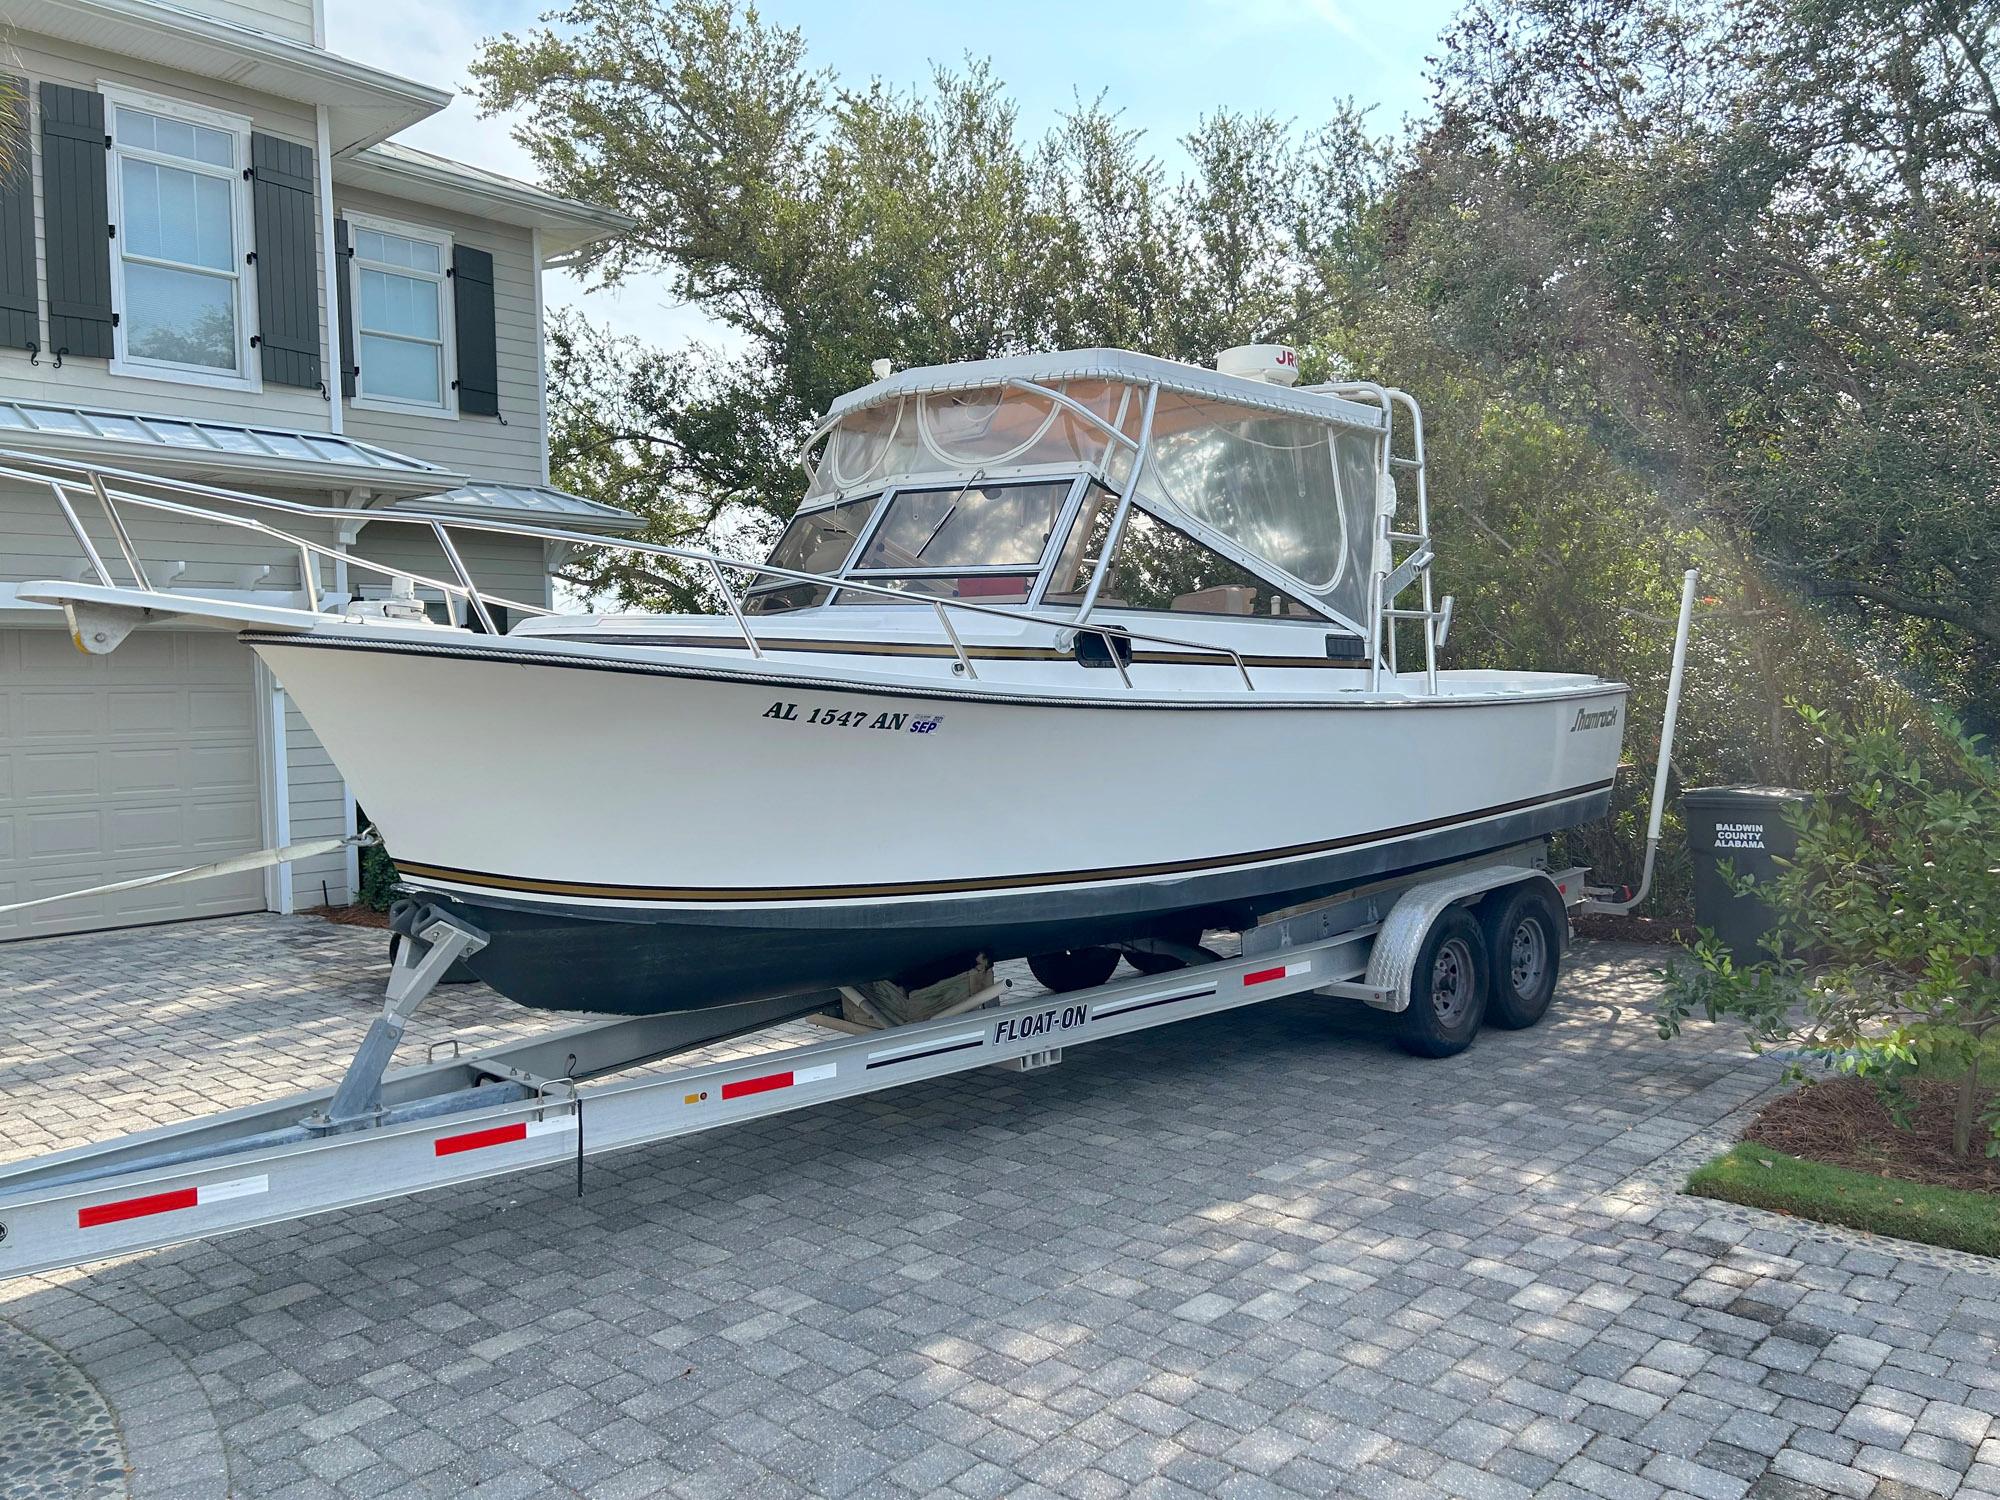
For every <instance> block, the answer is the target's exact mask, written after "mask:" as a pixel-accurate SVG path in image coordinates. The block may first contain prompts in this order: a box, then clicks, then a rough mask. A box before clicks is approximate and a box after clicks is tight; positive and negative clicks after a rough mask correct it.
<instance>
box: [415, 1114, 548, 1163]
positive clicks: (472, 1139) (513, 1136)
mask: <svg viewBox="0 0 2000 1500" xmlns="http://www.w3.org/2000/svg"><path fill="white" fill-rule="evenodd" d="M527 1138H528V1122H527V1121H525V1120H523V1121H521V1122H519V1123H518V1124H514V1125H495V1126H494V1127H493V1128H492V1129H491V1130H468V1131H467V1132H466V1133H465V1134H464V1135H441V1136H439V1137H438V1138H437V1140H436V1141H435V1142H434V1143H433V1144H432V1147H431V1149H432V1150H433V1151H435V1152H436V1153H437V1154H438V1155H439V1156H455V1155H457V1154H458V1153H459V1152H461V1151H477V1150H478V1149H479V1148H480V1147H481V1146H504V1145H506V1144H507V1142H509V1141H525V1140H526V1139H527Z"/></svg>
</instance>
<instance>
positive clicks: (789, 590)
mask: <svg viewBox="0 0 2000 1500" xmlns="http://www.w3.org/2000/svg"><path fill="white" fill-rule="evenodd" d="M881 498H882V497H881V496H880V495H869V496H867V497H866V498H864V499H860V500H848V501H844V502H842V503H841V504H839V505H830V506H827V507H826V508H824V509H823V510H814V511H802V512H800V513H799V514H798V515H796V516H793V517H792V524H791V525H789V526H787V527H786V528H785V534H784V535H783V536H781V537H779V538H778V545H777V546H775V547H773V548H772V549H771V555H770V557H768V558H767V559H765V561H767V562H768V563H770V565H771V566H772V567H774V568H790V569H791V570H792V571H793V572H795V573H837V572H839V571H840V567H841V564H843V563H845V562H846V561H847V555H848V554H849V553H850V552H852V551H853V550H854V543H855V542H856V541H857V540H858V539H859V538H860V536H861V532H862V530H863V529H864V528H865V527H866V526H867V525H868V518H869V517H870V516H872V515H873V514H874V513H875V506H876V503H877V502H878V501H879V500H880V499H881ZM826 595H827V591H826V590H825V589H823V588H820V587H818V586H817V585H815V584H810V583H785V582H783V581H781V580H778V579H766V580H765V581H763V582H761V583H758V584H757V585H755V586H754V587H753V588H752V589H751V590H750V594H749V597H748V598H747V599H745V600H744V602H743V608H744V610H745V612H746V613H749V614H755V615H774V614H782V613H783V612H784V611H786V610H792V609H807V608H810V607H811V606H812V605H815V604H824V603H826Z"/></svg>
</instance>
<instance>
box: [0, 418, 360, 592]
mask: <svg viewBox="0 0 2000 1500" xmlns="http://www.w3.org/2000/svg"><path fill="white" fill-rule="evenodd" d="M0 446H5V442H4V434H0ZM108 461H110V462H113V463H115V462H117V461H118V459H117V457H116V456H115V454H114V455H110V456H108ZM282 498H292V499H300V500H307V501H311V500H313V499H315V498H317V499H318V501H319V503H321V504H324V503H325V496H323V495H322V496H319V497H314V496H311V495H293V496H286V497H282ZM72 504H74V505H75V508H76V513H77V517H78V519H79V520H80V521H81V522H82V524H83V529H84V531H85V533H86V534H87V535H88V536H89V537H90V539H91V541H92V542H93V543H94V544H95V546H96V547H97V550H98V554H99V555H100V556H101V557H103V559H104V563H105V566H106V567H107V568H109V569H110V571H111V576H112V579H113V580H114V582H116V583H118V584H120V585H124V584H127V583H129V582H130V581H131V580H130V576H129V570H128V569H127V568H126V566H125V561H124V559H123V558H122V557H121V556H120V555H119V553H118V548H117V542H116V539H115V538H114V537H113V535H112V532H111V527H110V525H109V523H108V522H107V521H106V520H105V518H104V513H103V510H102V508H101V507H99V506H98V505H97V504H96V502H95V501H94V500H92V501H76V500H72ZM119 514H120V515H121V516H123V517H124V518H125V523H126V528H127V530H128V531H129V532H130V533H131V535H132V541H133V546H134V550H136V551H137V552H138V554H139V560H140V561H141V562H142V563H144V564H145V565H146V571H147V572H148V574H150V575H151V578H152V581H153V584H154V585H155V586H156V587H163V586H166V585H167V584H168V583H169V579H170V577H171V582H172V586H173V587H175V588H179V589H182V590H193V589H196V588H200V587H204V586H205V587H208V588H212V589H239V588H249V589H255V590H258V591H260V592H264V591H269V592H271V593H272V594H273V597H274V602H284V601H286V600H288V599H289V598H290V596H291V594H292V593H293V592H294V591H296V590H297V589H299V588H300V587H301V584H300V578H299V568H300V560H299V554H298V551H297V549H295V548H289V547H286V546H284V545H282V544H280V543H276V542H273V541H270V540H269V539H267V538H264V537H260V536H257V535H256V534H254V533H252V532H248V531H241V530H238V529H236V528H234V527H229V526H208V525H199V524H196V523H194V522H191V521H188V520H186V519H183V518H181V517H176V516H167V515H161V514H160V513H158V512H148V511H143V510H139V509H136V508H134V507H131V506H124V507H121V508H120V511H119ZM286 521H287V529H289V530H292V531H294V532H296V533H298V534H299V535H302V536H306V537H308V538H310V539H311V540H314V541H320V542H324V543H325V544H326V545H328V546H331V545H332V544H333V528H332V527H331V526H330V525H329V526H314V525H312V524H310V523H305V522H301V521H300V520H299V519H298V518H296V517H287V518H286ZM180 563H185V564H186V565H187V566H186V568H185V570H183V571H182V572H180V573H179V574H178V576H173V575H174V568H175V565H177V564H180ZM266 565H268V566H269V567H270V570H271V571H270V573H269V574H268V575H266V576H264V577H262V578H259V577H256V576H254V571H253V572H252V573H251V574H249V575H247V576H246V573H245V570H258V569H262V568H263V567H265V566H266ZM83 566H84V561H83V553H82V550H81V549H80V548H79V547H78V546H77V542H76V537H75V536H74V534H72V532H71V531H70V529H69V525H68V523H67V522H66V521H65V520H64V518H63V514H62V512H61V510H60V509H58V508H57V506H56V503H55V500H54V497H53V496H52V495H51V494H50V492H49V491H48V490H47V489H46V488H43V487H41V486H30V485H25V484H22V483H20V482H18V481H15V480H6V479H0V583H25V582H27V581H28V580H30V579H38V578H72V579H79V580H81V579H84V578H85V577H86V574H85V572H84V571H83ZM320 576H321V579H322V581H324V580H325V579H326V578H327V571H326V569H325V567H324V566H322V568H321V570H320ZM90 581H93V582H94V581H95V579H94V578H92V579H90Z"/></svg>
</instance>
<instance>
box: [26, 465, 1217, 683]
mask: <svg viewBox="0 0 2000 1500" xmlns="http://www.w3.org/2000/svg"><path fill="white" fill-rule="evenodd" d="M0 478H5V479H13V480H18V481H21V482H24V483H27V484H30V485H39V486H45V487H46V488H47V489H48V490H49V491H50V493H51V494H52V496H53V497H54V500H55V503H56V506H57V509H58V510H59V511H60V512H61V514H62V517H63V520H64V522H65V523H66V525H67V526H68V528H69V531H70V534H71V535H72V536H73V537H74V538H75V539H76V543H77V546H78V549H79V551H80V552H81V554H82V558H83V562H84V564H85V566H86V567H87V568H88V569H89V570H90V572H91V573H92V574H94V575H95V577H96V580H97V582H98V583H99V584H101V585H103V586H104V587H106V588H122V587H124V585H123V584H122V583H120V581H119V580H118V579H117V578H116V577H114V576H113V574H112V571H111V568H110V566H109V565H108V564H107V563H106V562H105V559H104V555H103V553H102V552H101V551H100V550H99V548H98V546H97V544H96V543H95V542H94V541H93V540H92V539H91V536H90V532H89V530H88V529H87V528H86V527H85V525H84V523H83V519H82V516H81V514H80V513H79V511H78V509H77V506H76V503H75V501H76V500H77V499H83V500H85V501H86V502H88V501H90V500H94V501H96V502H97V504H98V505H99V506H100V507H101V508H102V509H103V512H104V515H105V519H106V523H107V524H108V526H109V527H110V531H111V535H112V538H113V540H114V542H115V544H116V546H117V549H118V552H119V554H120V557H121V559H122V560H123V562H124V564H125V566H126V568H127V569H128V570H130V572H131V574H132V584H133V586H134V587H136V588H137V589H139V590H141V591H143V592H145V593H150V594H158V595H161V596H162V597H170V598H172V599H174V600H175V601H177V602H187V603H197V602H202V601H204V600H206V601H207V602H210V603H227V602H230V601H226V600H218V599H214V598H213V597H212V596H208V595H204V594H201V593H196V592H192V591H190V592H173V591H169V590H167V589H164V588H158V587H156V586H155V585H154V584H153V583H152V581H151V577H150V575H149V573H148V572H147V569H146V565H145V562H144V560H143V559H142V558H141V557H140V556H139V550H138V547H137V545H136V543H135V542H134V541H133V539H132V536H131V532H130V530H129V528H128V527H127V525H126V521H125V516H124V514H123V512H122V510H121V507H131V508H133V509H138V510H144V511H149V512H154V513H158V514H165V515H171V516H176V517H179V518H181V519H183V520H189V521H194V522H199V523H201V524H203V525H219V526H228V527H232V528H235V529H237V530H241V531H247V532H250V533H253V534H255V535H258V536H262V537H265V538H267V539H269V540H271V541H272V542H274V543H276V544H277V545H278V546H280V547H281V548H284V549H287V550H290V551H293V552H296V553H297V555H298V559H299V582H300V589H301V591H302V592H303V594H304V595H305V600H306V605H307V610H308V612H309V613H311V614H315V615H322V616H325V617H326V618H328V619H338V618H340V616H339V614H338V613H337V612H335V611H332V610H328V609H326V608H324V607H323V602H324V601H323V597H322V594H321V590H320V586H319V567H318V559H319V558H322V557H325V558H328V559H330V560H332V561H334V562H335V563H336V564H341V565H344V566H345V567H346V568H348V569H349V570H353V569H360V570H361V571H363V572H364V573H368V574H372V575H376V576H379V577H382V578H385V579H387V580H388V581H389V583H390V585H391V588H392V589H394V588H396V587H397V585H398V581H399V580H401V581H402V582H403V583H404V584H406V585H407V586H409V587H410V588H416V587H422V588H427V589H433V590H435V591H437V592H438V593H439V594H440V595H441V596H442V597H443V598H444V599H446V600H448V601H449V600H458V601H460V602H461V603H462V604H463V606H464V609H465V611H466V613H467V615H468V616H469V617H471V618H475V619H477V620H478V621H479V623H480V625H481V626H482V627H484V629H485V630H486V631H487V632H488V633H489V634H492V635H501V634H504V632H503V631H501V630H499V629H498V628H497V625H496V622H495V620H494V618H493V615H492V613H491V609H490V605H492V604H498V605H501V606H503V607H504V608H507V609H510V610H514V611H517V612H519V613H522V614H527V615H542V616H553V615H558V614H560V613H562V612H561V611H559V610H554V609H550V608H548V607H547V606H546V605H540V604H530V603H527V602H526V601H524V600H519V599H513V598H509V597H507V596H505V595H502V594H496V593H492V592H490V591H488V590H484V589H482V588H480V587H479V585H478V583H477V582H475V581H474V579H473V577H472V573H471V570H470V569H469V568H467V567H466V565H465V560H464V558H463V556H462V555H461V554H460V552H459V550H458V547H457V545H456V544H455V543H454V541H453V540H452V533H454V532H459V533H467V532H471V533H482V534H489V535H499V536H519V537H528V538H533V539H536V540H540V541H544V542H561V543H566V544H569V545H573V546H579V547H593V548H601V549H603V550H606V551H611V552H618V553H622V554H627V555H631V556H636V557H652V558H666V559H669V560H672V561H675V562H680V563H686V564H688V565H690V566H693V567H695V568H698V569H702V570H705V571H706V572H707V573H708V575H709V576H710V578H711V579H713V581H714V582H715V585H716V588H717V591H718V593H719V594H720V595H721V597H722V602H723V606H724V608H725V610H726V611H727V613H728V614H729V616H730V618H731V620H732V621H733V623H734V624H735V626H736V628H737V631H738V633H739V634H740V635H741V636H742V638H743V643H744V646H745V647H746V649H747V650H748V651H749V653H750V655H751V656H752V657H753V658H758V659H761V658H762V657H763V655H764V650H765V647H764V643H763V642H762V641H760V640H759V639H758V635H757V629H756V627H755V625H754V624H753V617H752V616H751V615H749V614H748V613H746V612H745V610H744V609H743V602H742V598H741V595H740V593H739V588H738V586H736V585H732V584H731V582H730V578H731V576H738V577H741V576H748V577H749V578H751V579H753V580H764V579H772V580H777V581H779V582H783V583H803V584H808V585H812V586H815V587H819V588H825V589H828V590H839V591H840V592H843V593H850V592H851V593H856V594H862V595H866V596H868V597H871V598H880V599H885V600H888V601H890V602H892V603H896V604H902V605H909V604H912V603H917V602H920V601H919V600H917V599H916V598H913V596H912V595H910V594H908V593H905V592H903V591H901V590H898V589H893V588H888V587H885V586H883V585H880V584H873V583H869V582H867V581H866V580H863V579H857V578H849V577H842V576H840V575H838V574H828V573H810V572H804V571H801V570H798V569H794V568H782V567H777V566H774V565H773V564H770V563H756V562H746V561H744V560H743V559H741V558H733V557H724V556H721V555H720V554H717V553H714V552H709V551H706V550H703V549H700V548H694V547H673V546H668V545H666V544H664V543H659V542H638V541H631V540H624V539H617V538H607V537H603V536H599V535H595V534H592V533H588V532H581V531H572V530H569V529H568V528H565V527H560V526H551V525H543V524H539V523H533V522H522V521H501V520H495V519H491V518H487V517H478V516H462V515H445V514H441V513H438V512H427V511H421V510H401V509H398V510H354V509H345V508H340V507H335V506H325V505H309V504H306V503H304V502H302V501H296V500H281V499H278V498H276V497H275V496H270V495H256V494H251V493H248V492H246V491H243V490H234V489H229V488H226V487H224V486H221V485H211V484H203V483H200V482H197V481H194V480H187V479H176V478H173V477H170V476H167V475H160V474H147V473H143V472H140V471H137V470H131V469H123V468H119V467H116V466H115V465H110V464H99V463H90V462H86V461H83V460H79V459H69V458H61V457H56V456H52V455H48V454H40V453H29V452H23V451H20V450H18V449H7V448H0ZM134 485H137V486H143V487H144V488H145V489H146V490H150V491H155V492H157V493H142V492H137V491H135V490H134V489H133V488H131V486H134ZM165 495H179V496H189V497H194V498H195V499H197V500H200V501H203V502H206V503H201V504H194V503H189V502H188V501H187V500H184V499H167V498H164V496H165ZM217 506H234V507H242V508H245V509H249V510H254V511H262V512H268V513H274V514H277V515H282V516H289V517H296V518H300V519H303V520H314V521H322V522H326V523H329V524H330V525H332V526H333V527H334V528H335V533H334V534H335V535H336V536H337V535H338V527H339V526H340V525H341V524H342V523H350V522H353V521H356V520H361V519H365V520H366V521H367V522H368V523H369V524H370V525H380V524H382V523H384V522H387V523H390V524H393V525H399V526H409V527H414V528H416V529H419V530H422V531H427V532H429V533H430V535H431V537H432V538H433V540H435V542H436V543H437V546H438V550H439V552H440V553H441V554H442V556H443V558H444V560H445V562H446V564H447V566H448V567H449V569H450V571H451V574H452V576H451V577H450V578H448V579H447V578H435V577H430V576H427V575H425V574H421V573H417V572H414V571H412V570H411V569H409V568H405V567H397V566H393V565H391V564H388V563H381V562H377V561H374V560H373V559H370V558H365V557H360V556H357V555H355V554H354V553H353V552H351V551H349V550H348V548H347V547H346V546H345V545H342V544H340V543H338V542H334V543H328V542H322V541H319V540H317V539H315V538H313V537H309V536H301V535H299V534H297V533H296V532H292V531H287V530H285V529H283V528H282V527H280V526H277V525H274V524H272V523H271V522H269V521H265V520H262V519H260V518H259V517H257V516H245V515H236V514H232V513H231V512H230V511H228V510H219V509H216V508H215V507H217ZM1107 551H1108V549H1107ZM921 602H924V603H928V604H929V605H930V606H931V608H932V610H933V612H934V613H935V614H936V616H937V620H938V624H939V626H940V628H941V630H942V632H943V635H944V637H945V639H946V641H948V642H949V643H950V645H951V648H952V652H953V654H954V656H955V657H956V669H957V670H958V671H959V672H960V673H962V674H963V675H964V676H965V677H966V678H967V679H968V680H975V681H976V680H977V679H978V676H979V673H978V670H977V669H976V668H975V667H974V666H973V663H972V658H971V656H970V654H969V653H968V652H967V651H966V649H965V645H964V642H963V641H962V640H961V638H960V636H959V633H958V631H957V630H956V629H955V628H954V626H953V624H952V618H951V617H952V614H953V613H954V612H955V613H959V614H966V615H983V616H992V617H994V618H997V619H1003V620H1007V621H1010V622H1015V623H1018V622H1021V621H1029V622H1032V623H1036V624H1042V625H1048V626H1052V627H1054V628H1056V629H1057V630H1065V631H1073V632H1077V633H1080V634H1090V635H1097V636H1105V637H1115V638H1117V639H1120V640H1124V641H1126V642H1145V643H1147V644H1150V645H1158V646H1168V647H1172V648H1174V649H1177V650H1182V651H1195V652H1205V653H1208V654H1211V655H1214V656H1216V657H1219V658H1221V659H1223V660H1226V661H1228V662H1229V663H1230V664H1231V665H1232V666H1234V667H1235V669H1236V672H1237V676H1238V677H1239V678H1240V679H1241V680H1242V683H1243V687H1244V689H1245V690H1246V691H1249V692H1255V691H1256V690H1257V685H1256V683H1255V681H1253V680H1252V678H1251V676H1250V669H1249V666H1248V664H1247V663H1246V662H1245V661H1244V659H1243V655H1242V653H1241V652H1240V651H1237V650H1236V649H1235V648H1233V647H1230V646H1226V645H1221V644H1218V643H1216V642H1214V641H1196V640H1188V639H1186V638H1185V637H1180V636H1171V635H1162V634H1159V633H1157V632H1154V631H1148V630H1135V629H1133V628H1131V627H1130V626H1127V625H1123V624H1118V623H1113V622H1108V621H1102V620H1097V619H1091V618H1089V617H1088V615H1087V613H1080V614H1079V615H1077V616H1067V615H1048V614H1043V613H1040V612H1037V611H1033V610H1028V609H1024V608H1004V607H1001V606H997V605H990V604H975V603H972V602H970V601H968V600H963V599H947V598H944V597H942V596H933V597H931V598H929V599H927V600H922V601H921ZM455 618H456V613H455V612H454V619H455ZM1107 654H1108V655H1109V657H1110V660H1111V665H1112V666H1114V667H1115V668H1116V669H1117V672H1118V676H1119V679H1120V681H1121V682H1122V683H1123V684H1124V685H1125V686H1126V687H1127V688H1129V687H1131V686H1132V678H1131V674H1130V673H1129V672H1128V671H1127V670H1126V665H1125V662H1124V660H1123V659H1121V656H1120V653H1119V652H1118V651H1117V650H1116V649H1115V648H1114V649H1111V650H1109V651H1108V652H1107Z"/></svg>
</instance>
